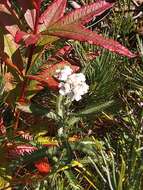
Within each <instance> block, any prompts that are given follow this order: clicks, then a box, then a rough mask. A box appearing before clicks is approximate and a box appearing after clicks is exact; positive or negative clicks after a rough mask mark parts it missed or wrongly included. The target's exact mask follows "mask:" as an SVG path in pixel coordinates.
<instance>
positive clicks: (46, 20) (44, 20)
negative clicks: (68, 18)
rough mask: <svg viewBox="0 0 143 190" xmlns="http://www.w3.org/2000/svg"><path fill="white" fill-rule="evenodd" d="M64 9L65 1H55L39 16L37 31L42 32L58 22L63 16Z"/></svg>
mask: <svg viewBox="0 0 143 190" xmlns="http://www.w3.org/2000/svg"><path fill="white" fill-rule="evenodd" d="M65 7H66V0H55V1H54V2H53V3H52V4H51V5H50V6H48V8H47V10H46V11H45V12H44V13H43V14H42V15H41V17H40V19H39V23H41V25H40V24H39V30H40V31H43V30H45V29H46V28H47V27H48V26H50V25H51V24H53V23H55V22H56V21H57V20H59V19H60V18H61V17H62V16H63V14H64V10H65Z"/></svg>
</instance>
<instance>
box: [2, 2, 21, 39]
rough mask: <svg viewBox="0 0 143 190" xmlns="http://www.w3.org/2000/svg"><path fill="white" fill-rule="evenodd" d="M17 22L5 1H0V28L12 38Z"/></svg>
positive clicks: (16, 28)
mask: <svg viewBox="0 0 143 190" xmlns="http://www.w3.org/2000/svg"><path fill="white" fill-rule="evenodd" d="M18 25H19V21H18V19H17V17H16V15H15V13H14V12H13V11H12V8H11V7H10V5H9V4H7V1H5V0H1V1H0V26H1V27H3V29H6V30H7V31H8V32H9V33H10V34H11V35H12V36H13V37H14V36H15V34H16V32H17V30H18V29H19V27H18Z"/></svg>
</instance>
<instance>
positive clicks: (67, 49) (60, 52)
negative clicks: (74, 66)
mask: <svg viewBox="0 0 143 190" xmlns="http://www.w3.org/2000/svg"><path fill="white" fill-rule="evenodd" d="M71 50H72V47H71V46H69V45H66V46H64V47H63V48H61V49H59V50H58V51H57V52H56V54H55V55H54V56H55V57H61V56H64V55H66V54H69V52H71Z"/></svg>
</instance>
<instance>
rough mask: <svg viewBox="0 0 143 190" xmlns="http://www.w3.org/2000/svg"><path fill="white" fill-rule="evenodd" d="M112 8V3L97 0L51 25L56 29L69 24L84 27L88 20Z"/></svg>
mask: <svg viewBox="0 0 143 190" xmlns="http://www.w3.org/2000/svg"><path fill="white" fill-rule="evenodd" d="M112 6H113V3H110V2H108V1H105V0H97V1H96V2H94V3H91V4H89V5H85V6H83V7H81V8H79V9H76V10H74V11H72V12H70V13H68V14H67V15H65V16H64V17H62V18H61V19H60V20H59V21H58V22H57V23H55V24H54V25H53V27H54V26H56V27H60V28H61V26H64V25H69V24H82V25H85V24H86V23H88V22H89V21H90V20H92V19H93V17H96V16H99V15H101V14H102V13H103V12H105V11H106V10H108V9H109V8H111V7H112Z"/></svg>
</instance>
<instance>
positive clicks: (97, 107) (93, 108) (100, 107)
mask: <svg viewBox="0 0 143 190" xmlns="http://www.w3.org/2000/svg"><path fill="white" fill-rule="evenodd" d="M113 102H114V101H113V100H111V101H108V102H105V103H102V104H100V105H92V106H90V107H88V108H86V109H84V110H82V111H80V112H78V113H75V114H74V113H73V114H71V115H75V116H82V115H88V114H93V113H99V112H101V111H103V110H105V109H106V108H108V107H109V106H111V105H112V104H113Z"/></svg>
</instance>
